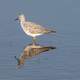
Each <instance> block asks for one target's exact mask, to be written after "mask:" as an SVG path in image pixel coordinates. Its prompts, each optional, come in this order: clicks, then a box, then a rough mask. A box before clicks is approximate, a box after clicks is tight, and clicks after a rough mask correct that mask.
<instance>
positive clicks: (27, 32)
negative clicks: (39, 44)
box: [25, 31, 42, 37]
mask: <svg viewBox="0 0 80 80" xmlns="http://www.w3.org/2000/svg"><path fill="white" fill-rule="evenodd" d="M25 33H26V34H27V35H29V36H31V37H36V36H40V35H42V34H32V33H30V32H29V31H25Z"/></svg>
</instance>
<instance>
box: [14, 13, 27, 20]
mask: <svg viewBox="0 0 80 80" xmlns="http://www.w3.org/2000/svg"><path fill="white" fill-rule="evenodd" d="M15 20H19V22H24V21H25V20H26V19H25V16H24V14H19V15H18V17H17V18H16V19H15Z"/></svg>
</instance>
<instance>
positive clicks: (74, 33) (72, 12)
mask: <svg viewBox="0 0 80 80" xmlns="http://www.w3.org/2000/svg"><path fill="white" fill-rule="evenodd" d="M79 3H80V2H79V1H76V0H60V1H59V2H58V1H56V0H47V2H46V4H45V0H44V1H42V0H40V1H37V0H36V3H35V2H33V1H32V0H30V1H29V2H27V1H26V0H24V1H20V2H18V1H16V0H13V1H10V0H7V1H6V2H5V1H4V0H1V1H0V10H1V13H0V80H80V37H79V35H80V22H79V21H80V15H79V14H80V5H79ZM44 4H45V6H44ZM4 5H5V6H4ZM14 5H15V6H14ZM52 8H53V9H52ZM6 10H7V11H6ZM20 11H22V12H23V13H24V14H25V15H26V16H28V18H29V19H30V20H31V21H33V22H36V23H40V24H42V25H47V26H53V25H55V26H56V27H51V28H56V31H57V33H56V34H50V35H44V36H41V37H38V43H39V44H41V45H45V46H46V45H48V46H49V45H50V46H55V47H57V49H55V50H51V51H49V52H45V53H44V54H40V55H37V56H35V57H33V58H31V59H27V60H26V62H25V64H24V66H22V68H20V69H17V67H16V65H17V62H16V60H15V58H14V56H20V54H21V53H22V52H23V49H24V47H25V46H26V45H28V44H29V43H30V42H31V38H30V37H28V36H26V35H25V34H24V32H23V31H22V29H21V28H20V26H19V24H18V23H17V22H15V21H14V19H15V17H16V15H17V13H18V12H20ZM45 14H46V15H45Z"/></svg>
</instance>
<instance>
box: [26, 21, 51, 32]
mask: <svg viewBox="0 0 80 80" xmlns="http://www.w3.org/2000/svg"><path fill="white" fill-rule="evenodd" d="M25 26H26V27H27V28H26V29H27V30H29V32H30V33H32V34H46V33H49V32H52V30H48V29H46V28H44V27H42V26H41V25H38V24H35V23H32V22H26V24H25Z"/></svg>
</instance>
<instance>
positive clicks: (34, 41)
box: [32, 37, 36, 45]
mask: <svg viewBox="0 0 80 80" xmlns="http://www.w3.org/2000/svg"><path fill="white" fill-rule="evenodd" d="M32 44H33V45H36V37H33V39H32Z"/></svg>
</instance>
